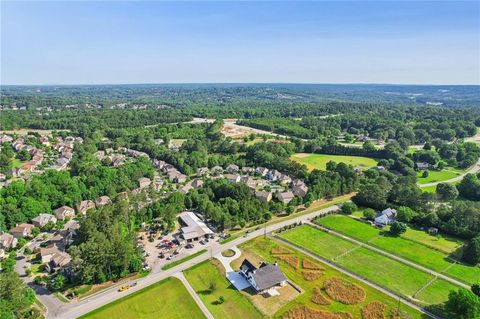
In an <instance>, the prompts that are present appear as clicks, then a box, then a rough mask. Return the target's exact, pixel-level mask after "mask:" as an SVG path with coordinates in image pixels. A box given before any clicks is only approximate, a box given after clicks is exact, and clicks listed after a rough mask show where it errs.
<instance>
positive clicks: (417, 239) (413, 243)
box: [318, 215, 480, 284]
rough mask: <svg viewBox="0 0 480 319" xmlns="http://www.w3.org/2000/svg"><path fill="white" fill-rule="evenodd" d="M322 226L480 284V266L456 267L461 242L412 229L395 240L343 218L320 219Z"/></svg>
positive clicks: (452, 275)
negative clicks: (453, 254)
mask: <svg viewBox="0 0 480 319" xmlns="http://www.w3.org/2000/svg"><path fill="white" fill-rule="evenodd" d="M318 223H319V224H320V225H323V226H326V227H328V228H330V229H333V230H336V231H338V232H340V233H343V234H345V235H347V236H349V237H352V238H355V239H358V240H360V241H362V242H368V243H369V244H370V245H372V246H376V247H378V248H381V249H383V250H385V251H388V252H390V253H392V254H395V255H397V256H400V257H403V258H405V259H408V260H410V261H413V262H415V263H418V264H420V265H422V266H424V267H427V268H430V269H432V270H435V271H437V272H445V274H447V275H449V276H451V277H453V278H456V279H458V280H461V281H464V282H465V283H468V284H474V283H477V282H478V281H479V278H480V267H478V266H468V265H463V264H455V263H454V262H453V260H452V259H450V258H449V255H450V254H452V253H453V252H455V251H456V250H457V249H459V248H460V247H461V246H462V245H463V243H462V242H461V241H458V240H453V239H450V238H445V237H440V236H438V237H437V236H431V235H429V234H427V233H426V232H423V231H420V230H414V229H411V228H409V229H408V231H407V232H405V233H404V234H402V236H401V237H392V236H389V235H388V233H384V234H382V231H381V230H379V229H377V228H375V227H373V226H370V225H367V224H364V223H362V222H359V221H356V220H354V219H352V218H349V217H347V216H343V215H330V216H327V217H325V218H321V219H318Z"/></svg>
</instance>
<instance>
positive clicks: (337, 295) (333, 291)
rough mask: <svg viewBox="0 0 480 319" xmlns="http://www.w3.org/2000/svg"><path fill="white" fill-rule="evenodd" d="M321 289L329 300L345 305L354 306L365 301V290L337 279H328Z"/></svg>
mask: <svg viewBox="0 0 480 319" xmlns="http://www.w3.org/2000/svg"><path fill="white" fill-rule="evenodd" d="M323 288H324V289H325V292H326V293H327V295H328V296H329V297H330V298H332V299H333V300H336V301H338V302H341V303H343V304H346V305H355V304H357V303H359V302H362V301H363V300H365V290H363V289H362V288H361V287H359V286H357V285H355V284H352V283H348V282H345V281H343V280H341V279H339V278H335V277H333V278H328V279H327V280H325V282H324V283H323Z"/></svg>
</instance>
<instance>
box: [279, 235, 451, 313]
mask: <svg viewBox="0 0 480 319" xmlns="http://www.w3.org/2000/svg"><path fill="white" fill-rule="evenodd" d="M272 238H274V239H275V240H278V241H280V242H282V243H284V244H286V245H288V246H290V247H292V248H294V249H297V250H300V251H301V252H302V253H304V254H305V255H307V256H310V257H312V258H313V259H316V260H319V261H321V262H323V263H326V264H328V265H329V266H330V267H332V268H334V269H336V270H338V271H340V272H342V273H344V274H347V275H348V276H350V277H353V278H355V279H357V280H359V281H361V282H363V283H364V284H366V285H369V286H371V287H373V288H375V289H377V290H379V291H381V292H383V293H384V294H386V295H388V296H390V297H392V298H393V299H397V300H400V302H402V303H403V304H405V305H407V306H409V307H411V308H413V309H416V310H418V311H420V312H422V313H424V314H426V315H427V316H429V317H431V318H434V319H442V318H441V317H438V316H436V315H434V314H433V313H430V312H428V311H426V310H425V309H423V308H422V307H419V306H418V305H416V304H414V303H413V302H411V301H409V300H408V299H405V298H404V297H402V296H400V295H397V294H396V293H394V292H392V291H390V290H387V289H385V288H384V287H382V286H379V285H377V284H376V283H374V282H371V281H370V280H367V279H366V278H363V277H360V276H358V275H357V274H355V273H353V272H350V271H349V270H347V269H344V268H342V267H340V266H338V265H337V264H335V263H333V262H332V261H331V260H328V259H326V258H323V257H321V256H319V255H317V254H314V253H312V252H310V251H308V250H306V249H305V248H303V247H301V246H297V245H295V244H293V243H291V242H289V241H288V240H285V239H283V238H280V237H272Z"/></svg>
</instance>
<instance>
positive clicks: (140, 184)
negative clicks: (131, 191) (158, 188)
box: [138, 177, 151, 188]
mask: <svg viewBox="0 0 480 319" xmlns="http://www.w3.org/2000/svg"><path fill="white" fill-rule="evenodd" d="M150 184H151V181H150V178H146V177H141V178H139V179H138V187H140V188H146V187H148V186H150Z"/></svg>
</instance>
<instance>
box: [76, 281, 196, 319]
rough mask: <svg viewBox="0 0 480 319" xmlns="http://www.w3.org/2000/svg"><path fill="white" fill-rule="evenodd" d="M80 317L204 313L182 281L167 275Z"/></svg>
mask: <svg viewBox="0 0 480 319" xmlns="http://www.w3.org/2000/svg"><path fill="white" fill-rule="evenodd" d="M179 305H181V306H179ZM80 318H83V319H112V318H115V319H122V318H125V319H136V318H138V319H139V318H142V319H149V318H152V319H154V318H155V319H161V318H165V319H171V318H173V319H177V318H178V319H184V318H205V316H204V315H203V313H202V311H201V310H200V308H199V307H198V306H197V304H196V303H195V301H194V300H193V299H192V297H191V296H190V294H189V293H188V291H187V289H186V288H185V286H184V285H183V284H182V282H181V281H180V280H178V279H176V278H168V279H165V280H162V281H160V282H158V283H156V284H154V285H152V286H149V287H147V288H145V289H142V290H140V291H138V292H136V293H133V294H131V295H129V296H126V297H124V298H122V299H119V300H117V301H114V302H112V303H110V304H108V305H105V306H103V307H101V308H98V309H96V310H94V311H92V312H90V313H88V314H86V315H84V316H82V317H80Z"/></svg>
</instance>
